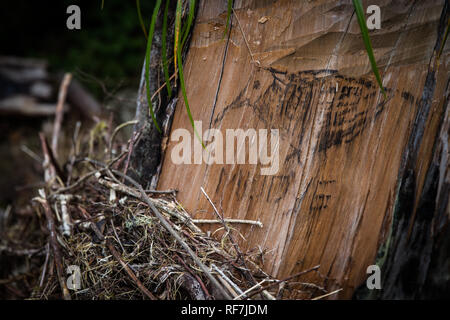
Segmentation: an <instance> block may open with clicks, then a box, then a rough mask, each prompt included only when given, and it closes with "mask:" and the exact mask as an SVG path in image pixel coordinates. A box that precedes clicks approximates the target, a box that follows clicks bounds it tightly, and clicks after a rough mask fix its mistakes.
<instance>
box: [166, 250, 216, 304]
mask: <svg viewBox="0 0 450 320" xmlns="http://www.w3.org/2000/svg"><path fill="white" fill-rule="evenodd" d="M175 255H176V257H177V258H178V260H179V261H180V262H181V264H182V265H183V266H184V267H185V268H186V270H187V271H188V272H189V273H190V274H191V275H193V276H194V277H195V279H196V280H197V281H198V283H199V284H200V286H201V287H202V289H203V292H204V293H205V294H206V296H207V297H208V299H209V298H211V295H210V294H209V291H208V289H206V286H205V284H204V283H203V281H202V279H200V277H199V276H198V275H197V274H196V273H194V272H192V270H191V268H189V267H188V265H187V264H186V263H185V262H184V261H183V259H181V258H180V256H179V255H178V254H175Z"/></svg>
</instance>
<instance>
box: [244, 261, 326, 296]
mask: <svg viewBox="0 0 450 320" xmlns="http://www.w3.org/2000/svg"><path fill="white" fill-rule="evenodd" d="M319 267H320V265H317V266H315V267H312V268H309V269H307V270H303V271H300V272H298V273H296V274H293V275H291V276H289V277H287V278H284V279H282V280H278V281H276V282H274V283H271V284H269V285H268V286H266V287H263V288H260V289H259V290H257V291H255V292H253V293H252V294H250V295H248V296H247V298H251V297H253V296H254V295H256V294H258V293H260V292H262V291H264V290H267V289H269V288H272V287H274V286H276V285H278V284H280V283H282V282H286V281H289V280H291V279H294V278H296V277H299V276H301V275H304V274H306V273H309V272H311V271H314V270H317V269H319Z"/></svg>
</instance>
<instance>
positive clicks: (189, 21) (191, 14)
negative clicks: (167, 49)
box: [181, 0, 195, 48]
mask: <svg viewBox="0 0 450 320" xmlns="http://www.w3.org/2000/svg"><path fill="white" fill-rule="evenodd" d="M194 13H195V0H191V1H190V3H189V15H188V19H187V22H186V25H185V26H186V27H185V28H183V40H181V48H183V47H184V43H185V42H186V39H187V37H188V35H189V31H190V30H191V25H192V21H193V20H194Z"/></svg>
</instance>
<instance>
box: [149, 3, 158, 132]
mask: <svg viewBox="0 0 450 320" xmlns="http://www.w3.org/2000/svg"><path fill="white" fill-rule="evenodd" d="M161 1H162V0H158V1H157V2H156V5H155V8H154V9H153V15H152V20H151V22H150V28H149V32H148V40H147V50H146V52H145V88H146V91H147V102H148V106H149V108H150V115H151V116H152V120H153V123H154V124H155V127H156V129H157V130H158V131H159V133H162V131H161V129H160V128H159V125H158V122H157V121H156V117H155V113H154V111H153V104H152V95H151V94H150V77H149V74H150V51H151V49H152V39H153V33H154V32H155V23H156V17H157V16H158V12H159V8H160V6H161Z"/></svg>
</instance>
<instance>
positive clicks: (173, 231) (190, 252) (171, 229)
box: [113, 170, 231, 300]
mask: <svg viewBox="0 0 450 320" xmlns="http://www.w3.org/2000/svg"><path fill="white" fill-rule="evenodd" d="M113 172H114V174H117V175H119V176H120V177H122V178H125V179H126V180H127V181H128V182H130V183H131V184H132V185H134V186H135V187H136V188H137V189H138V190H139V192H140V193H141V196H142V199H143V200H144V202H145V203H147V205H148V206H149V207H150V209H151V210H152V211H153V213H154V214H155V216H156V217H157V218H158V219H159V221H160V222H161V224H162V225H163V227H164V228H165V229H166V230H167V231H168V232H169V233H170V234H171V235H172V236H173V237H174V238H175V240H177V241H178V243H179V244H180V245H181V246H182V247H183V248H184V250H186V251H187V252H188V253H189V255H190V256H191V257H192V259H193V260H194V261H195V263H196V264H197V265H198V266H199V267H200V269H202V271H203V272H204V273H205V275H206V276H207V277H208V279H209V280H210V281H211V283H212V284H213V285H214V286H216V287H217V289H219V290H220V292H221V293H222V294H223V296H224V297H225V298H226V299H228V300H231V297H230V295H229V294H228V292H227V291H226V290H225V289H224V288H223V287H222V285H221V284H220V283H219V282H218V281H217V279H216V278H214V277H213V275H212V274H211V273H210V272H209V270H208V268H207V267H206V266H205V265H204V264H203V262H201V260H200V259H199V257H197V255H196V254H195V252H194V251H192V249H191V248H190V247H189V246H188V245H187V244H186V242H185V241H184V240H183V239H182V238H181V236H180V235H179V234H178V232H176V231H175V230H174V229H173V228H172V226H171V225H170V224H169V223H168V222H167V220H166V219H165V218H164V216H163V215H162V214H161V213H160V212H159V211H158V209H156V207H155V205H154V204H153V203H152V201H151V200H150V198H149V197H148V196H147V194H146V193H145V190H144V188H142V186H141V185H140V184H139V183H137V182H136V181H135V180H134V179H132V178H130V177H128V176H127V175H124V174H123V173H122V172H120V171H117V170H113Z"/></svg>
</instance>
